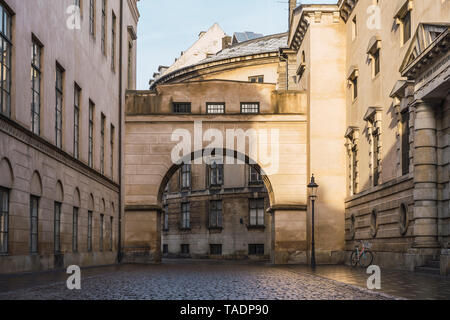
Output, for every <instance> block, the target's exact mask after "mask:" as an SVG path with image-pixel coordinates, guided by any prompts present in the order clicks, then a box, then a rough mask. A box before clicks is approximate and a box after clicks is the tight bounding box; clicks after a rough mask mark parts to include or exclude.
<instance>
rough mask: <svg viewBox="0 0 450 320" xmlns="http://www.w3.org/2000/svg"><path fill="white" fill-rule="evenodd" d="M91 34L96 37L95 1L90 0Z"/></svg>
mask: <svg viewBox="0 0 450 320" xmlns="http://www.w3.org/2000/svg"><path fill="white" fill-rule="evenodd" d="M89 33H90V34H91V36H93V37H95V0H89Z"/></svg>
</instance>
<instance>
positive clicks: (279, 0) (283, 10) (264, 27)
mask: <svg viewBox="0 0 450 320" xmlns="http://www.w3.org/2000/svg"><path fill="white" fill-rule="evenodd" d="M297 2H298V4H300V2H301V3H305V4H306V3H336V2H337V0H302V1H297ZM138 7H139V11H140V14H141V18H140V20H139V25H138V43H137V46H138V57H137V89H138V90H147V89H148V82H149V80H150V79H151V78H152V76H153V73H154V72H156V71H157V69H158V66H160V65H163V66H170V65H172V64H173V62H174V61H175V58H177V57H179V56H180V53H181V51H185V50H186V49H188V48H189V47H190V46H191V45H192V44H193V43H194V42H195V41H196V40H197V39H198V34H199V33H200V32H201V31H206V30H208V29H209V28H210V27H211V26H212V25H213V24H214V23H216V22H217V23H218V24H219V25H220V26H221V28H222V29H223V30H224V31H225V33H227V34H228V35H233V33H234V32H242V31H253V32H256V33H262V34H264V35H270V34H276V33H281V32H286V31H287V29H288V0H172V1H170V0H141V1H139V2H138Z"/></svg>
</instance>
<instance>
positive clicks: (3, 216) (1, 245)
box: [0, 188, 9, 254]
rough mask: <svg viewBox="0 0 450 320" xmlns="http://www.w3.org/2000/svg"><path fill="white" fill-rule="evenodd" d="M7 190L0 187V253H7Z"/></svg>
mask: <svg viewBox="0 0 450 320" xmlns="http://www.w3.org/2000/svg"><path fill="white" fill-rule="evenodd" d="M8 223H9V191H8V190H7V189H4V188H0V254H6V253H8V229H9V226H8Z"/></svg>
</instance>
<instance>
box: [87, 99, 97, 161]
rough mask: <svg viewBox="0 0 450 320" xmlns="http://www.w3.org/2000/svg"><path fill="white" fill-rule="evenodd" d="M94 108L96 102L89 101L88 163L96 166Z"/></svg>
mask: <svg viewBox="0 0 450 320" xmlns="http://www.w3.org/2000/svg"><path fill="white" fill-rule="evenodd" d="M94 109H95V104H94V103H93V102H92V101H89V150H88V165H89V167H91V168H92V167H93V166H94V155H93V150H94Z"/></svg>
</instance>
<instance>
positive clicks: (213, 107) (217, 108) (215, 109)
mask: <svg viewBox="0 0 450 320" xmlns="http://www.w3.org/2000/svg"><path fill="white" fill-rule="evenodd" d="M206 113H207V114H224V113H225V103H208V104H206Z"/></svg>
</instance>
